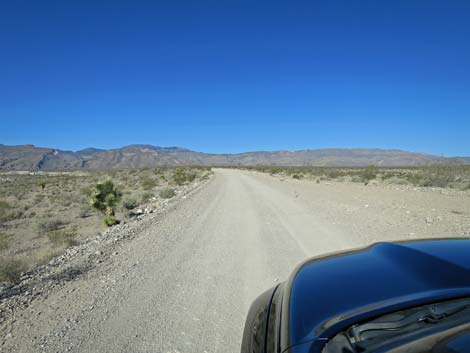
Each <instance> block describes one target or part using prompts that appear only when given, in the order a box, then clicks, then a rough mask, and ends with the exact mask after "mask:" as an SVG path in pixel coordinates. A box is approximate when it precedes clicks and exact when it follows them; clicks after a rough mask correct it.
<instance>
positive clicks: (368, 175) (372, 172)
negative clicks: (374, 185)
mask: <svg viewBox="0 0 470 353" xmlns="http://www.w3.org/2000/svg"><path fill="white" fill-rule="evenodd" d="M361 174H362V175H361V176H362V180H363V181H364V183H365V184H366V185H367V184H368V183H369V182H370V181H371V180H373V179H375V178H377V174H378V168H377V167H375V166H368V167H367V168H365V169H364V170H363V171H362V173H361Z"/></svg>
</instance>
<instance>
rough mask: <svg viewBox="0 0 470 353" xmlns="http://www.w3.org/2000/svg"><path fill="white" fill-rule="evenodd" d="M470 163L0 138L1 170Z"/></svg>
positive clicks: (379, 154)
mask: <svg viewBox="0 0 470 353" xmlns="http://www.w3.org/2000/svg"><path fill="white" fill-rule="evenodd" d="M430 164H452V165H470V157H450V158H449V157H440V156H436V155H431V154H424V153H416V152H407V151H402V150H386V149H366V148H361V149H337V148H335V149H332V148H329V149H315V150H299V151H255V152H245V153H236V154H211V153H203V152H196V151H192V150H189V149H186V148H181V147H158V146H151V145H130V146H125V147H122V148H116V149H107V150H104V149H97V148H87V149H84V150H80V151H76V152H72V151H62V150H58V149H54V148H44V147H36V146H34V145H17V146H7V145H2V144H0V170H70V169H119V168H144V167H156V166H178V165H201V166H253V165H277V166H336V167H346V166H350V167H354V166H368V165H376V166H387V167H393V166H405V167H407V166H423V165H430Z"/></svg>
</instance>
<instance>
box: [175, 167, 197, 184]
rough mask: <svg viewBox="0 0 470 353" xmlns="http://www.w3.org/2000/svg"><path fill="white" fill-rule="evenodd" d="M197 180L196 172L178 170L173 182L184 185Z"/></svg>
mask: <svg viewBox="0 0 470 353" xmlns="http://www.w3.org/2000/svg"><path fill="white" fill-rule="evenodd" d="M194 179H196V172H194V171H186V170H184V169H176V170H175V171H174V172H173V181H174V183H175V184H176V185H184V184H185V183H186V182H192V181H194Z"/></svg>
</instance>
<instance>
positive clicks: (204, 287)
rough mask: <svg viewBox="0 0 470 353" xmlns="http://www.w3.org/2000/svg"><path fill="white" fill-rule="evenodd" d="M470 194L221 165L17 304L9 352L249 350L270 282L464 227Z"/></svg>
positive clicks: (467, 222) (451, 233) (460, 231)
mask: <svg viewBox="0 0 470 353" xmlns="http://www.w3.org/2000/svg"><path fill="white" fill-rule="evenodd" d="M469 205H470V203H469V196H468V193H467V194H465V195H443V194H442V193H437V192H435V193H432V192H420V191H419V190H418V191H409V190H401V189H400V190H399V189H393V188H390V189H384V188H381V187H373V186H367V187H366V186H363V185H355V184H352V183H328V184H326V183H322V184H316V183H313V182H303V181H298V180H284V181H282V180H279V179H276V178H273V177H270V176H269V175H266V174H261V173H252V172H245V171H238V170H227V169H221V170H216V171H215V176H214V177H213V178H212V180H211V181H209V182H208V183H207V184H206V185H205V186H204V187H203V188H201V189H200V190H198V191H197V192H195V193H193V194H192V195H190V196H188V197H187V198H185V199H183V200H181V201H180V202H179V203H178V205H177V206H176V207H174V209H172V210H170V211H169V212H168V213H167V214H166V215H164V216H163V217H159V218H155V219H154V220H152V222H153V223H152V224H151V225H150V226H149V227H147V228H146V230H145V231H143V232H142V233H141V234H139V235H138V236H136V237H135V238H133V239H132V240H129V241H128V242H124V243H122V244H120V245H118V247H117V248H116V249H115V253H114V255H113V256H109V257H107V258H106V259H105V260H104V261H103V263H101V264H100V265H99V266H97V268H96V269H94V270H92V271H90V272H89V273H87V274H85V275H83V276H81V277H79V278H77V280H74V281H71V282H69V283H67V284H66V285H64V286H63V287H60V288H58V289H57V290H55V291H53V292H51V293H50V294H49V295H48V296H47V297H44V298H38V299H37V300H35V301H33V302H32V304H31V305H30V306H29V307H27V308H26V309H22V310H19V311H18V312H17V313H15V318H14V320H13V321H10V322H8V328H7V329H5V328H4V330H3V331H2V332H8V333H7V334H6V336H5V337H3V342H2V346H1V347H2V348H1V351H2V352H9V351H12V352H13V351H15V352H126V353H130V352H162V353H166V352H181V353H183V352H201V353H204V352H208V353H212V352H224V353H225V352H238V351H239V346H240V341H241V334H242V328H243V324H244V320H245V315H246V313H247V310H248V308H249V305H250V303H251V302H252V300H253V299H254V298H255V297H256V296H257V295H258V294H260V293H261V292H262V291H264V290H266V289H268V288H270V287H272V286H274V285H275V284H276V283H277V282H278V281H283V280H284V279H286V277H287V276H288V275H289V273H290V272H291V271H292V270H293V268H294V267H295V266H296V265H297V264H298V263H300V262H301V261H303V260H305V259H306V258H308V257H310V256H314V255H319V254H323V253H328V252H332V251H338V250H342V249H347V248H353V247H358V246H363V245H366V244H368V243H371V242H375V241H381V240H387V239H403V238H419V237H430V236H462V235H465V234H464V232H466V231H468V230H469V229H470V228H469V227H468V226H469V225H470V220H469V214H468V212H469V208H468V206H469Z"/></svg>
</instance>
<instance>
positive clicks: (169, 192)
mask: <svg viewBox="0 0 470 353" xmlns="http://www.w3.org/2000/svg"><path fill="white" fill-rule="evenodd" d="M159 195H160V197H161V198H162V199H171V198H172V197H174V196H175V195H176V193H175V190H174V189H172V188H165V189H163V190H161V191H160V193H159Z"/></svg>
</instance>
